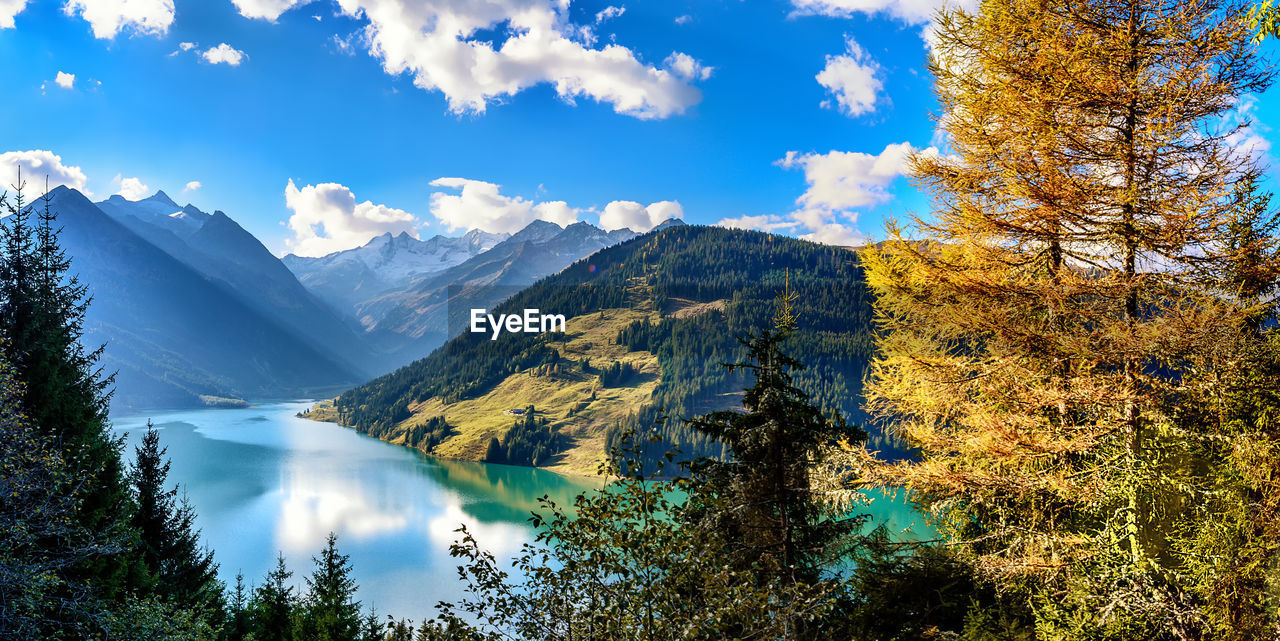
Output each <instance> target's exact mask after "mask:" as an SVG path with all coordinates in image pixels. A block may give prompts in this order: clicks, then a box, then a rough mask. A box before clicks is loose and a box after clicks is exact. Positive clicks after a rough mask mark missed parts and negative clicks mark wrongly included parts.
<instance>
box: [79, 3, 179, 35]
mask: <svg viewBox="0 0 1280 641" xmlns="http://www.w3.org/2000/svg"><path fill="white" fill-rule="evenodd" d="M63 11H65V12H66V13H67V15H69V16H73V15H76V14H79V15H80V17H81V18H84V19H85V21H86V22H88V23H89V26H90V27H92V28H93V36H94V37H95V38H103V39H106V38H114V37H115V36H116V34H117V33H120V32H121V31H123V30H124V29H126V28H131V29H133V30H134V32H136V33H140V34H147V35H154V36H162V35H164V34H166V33H168V32H169V25H171V24H173V13H174V10H173V0H67V4H66V5H65V6H64V7H63Z"/></svg>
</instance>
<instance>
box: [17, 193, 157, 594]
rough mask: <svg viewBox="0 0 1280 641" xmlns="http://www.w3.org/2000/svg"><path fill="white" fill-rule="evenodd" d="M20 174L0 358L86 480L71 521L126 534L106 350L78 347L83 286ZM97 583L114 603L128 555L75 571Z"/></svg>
mask: <svg viewBox="0 0 1280 641" xmlns="http://www.w3.org/2000/svg"><path fill="white" fill-rule="evenodd" d="M23 192H24V184H23V182H22V176H21V174H20V173H19V175H18V182H17V184H15V185H14V190H13V193H12V195H9V196H8V197H3V196H0V211H3V212H4V213H5V214H7V216H6V217H5V218H4V221H3V223H0V336H3V338H4V339H5V342H4V343H3V349H4V355H5V357H6V358H7V359H8V361H9V362H10V363H12V365H13V368H14V371H15V374H16V377H17V378H18V380H20V381H22V383H23V392H22V407H23V411H24V412H25V414H26V415H27V416H28V417H29V418H30V419H31V421H32V422H33V423H34V424H35V425H38V426H40V428H41V429H42V430H45V431H47V432H48V433H49V434H50V436H51V438H52V439H53V440H54V442H55V443H57V444H58V446H59V447H60V448H61V450H62V452H63V456H64V459H65V462H66V464H67V465H68V466H69V468H70V469H69V473H70V474H71V476H72V477H74V478H78V479H82V480H83V482H84V484H85V485H84V488H83V494H82V496H81V500H80V501H78V502H77V505H76V513H75V518H76V520H77V522H79V523H80V524H81V525H82V526H84V527H85V528H87V529H88V530H90V531H93V532H98V533H110V532H121V530H120V528H121V527H122V526H123V523H124V520H125V517H126V515H127V514H128V511H129V506H128V496H127V492H126V484H125V479H124V470H123V466H122V464H121V461H120V452H121V449H122V447H123V445H122V442H121V441H120V440H119V439H116V438H113V437H112V435H111V434H110V431H109V429H110V427H109V424H108V420H107V409H108V401H109V397H110V392H109V390H110V387H111V382H112V379H113V377H112V376H105V375H103V372H102V370H101V368H100V365H99V363H100V361H101V357H102V348H101V347H100V348H98V349H96V350H93V351H86V350H85V348H84V347H83V346H82V345H81V344H80V339H81V338H82V336H83V330H84V317H85V311H86V309H87V308H88V305H89V302H90V299H89V297H88V295H87V291H86V288H85V286H84V285H83V284H81V283H80V282H79V281H78V280H77V278H76V277H75V276H74V275H73V274H72V273H71V271H70V270H71V261H70V259H69V258H68V257H67V256H66V253H65V252H64V251H63V250H62V248H61V247H59V245H58V234H59V232H60V230H59V229H58V228H57V227H56V226H55V225H56V214H55V213H54V212H53V210H52V208H51V206H50V198H49V196H48V195H46V196H45V198H44V199H43V203H44V207H43V211H41V212H39V214H38V215H36V216H35V218H36V220H34V221H33V220H32V218H33V215H34V214H35V213H36V212H35V211H34V209H35V208H34V207H32V206H31V205H30V204H28V202H27V201H26V200H25V197H24V193H23ZM77 571H79V572H83V573H85V574H86V576H92V577H93V578H94V581H93V585H94V590H95V592H96V593H97V594H99V595H100V596H103V597H107V598H116V597H118V596H119V595H120V589H121V588H122V587H123V586H124V585H125V584H126V583H134V582H136V579H131V577H130V574H131V568H130V559H129V558H128V555H125V554H118V555H111V556H94V557H91V558H89V559H86V561H85V563H84V565H83V566H81V567H79V568H78V569H77Z"/></svg>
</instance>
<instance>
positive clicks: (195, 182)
mask: <svg viewBox="0 0 1280 641" xmlns="http://www.w3.org/2000/svg"><path fill="white" fill-rule="evenodd" d="M203 186H204V185H202V184H200V181H199V180H193V181H191V182H189V183H187V186H186V187H183V188H182V191H183V192H188V191H196V190H197V189H200V188H201V187H203Z"/></svg>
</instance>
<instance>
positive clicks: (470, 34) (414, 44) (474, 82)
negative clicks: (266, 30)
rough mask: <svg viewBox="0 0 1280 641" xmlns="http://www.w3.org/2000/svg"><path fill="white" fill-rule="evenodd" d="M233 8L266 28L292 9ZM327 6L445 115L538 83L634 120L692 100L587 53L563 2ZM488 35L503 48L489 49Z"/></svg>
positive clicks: (345, 2) (685, 79)
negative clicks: (435, 97) (353, 22)
mask: <svg viewBox="0 0 1280 641" xmlns="http://www.w3.org/2000/svg"><path fill="white" fill-rule="evenodd" d="M235 2H236V5H237V6H238V7H240V11H241V13H243V14H245V15H252V16H255V17H256V16H260V17H263V18H266V19H274V18H275V17H278V16H279V14H280V12H282V11H285V10H287V9H288V8H289V7H292V6H296V5H297V4H300V3H299V2H289V1H286V0H281V1H278V2H264V1H263V0H235ZM337 2H338V6H339V7H340V8H341V9H342V11H343V12H344V13H345V14H346V15H348V16H351V17H356V18H361V19H365V20H367V21H368V24H367V25H366V26H365V28H364V33H363V35H364V40H365V41H366V43H367V45H368V47H369V53H370V54H371V55H373V56H374V57H376V58H378V59H380V60H381V61H382V66H383V69H384V70H385V71H386V72H387V73H389V74H391V75H400V74H409V75H411V76H412V77H413V83H414V85H416V86H418V87H419V88H422V89H425V90H428V91H439V92H441V93H443V94H444V96H445V98H446V99H447V101H448V104H449V110H450V111H452V112H454V113H467V112H472V113H483V112H484V111H485V109H486V107H487V106H488V105H489V104H491V103H494V102H500V101H501V100H502V99H504V98H505V97H508V96H513V95H515V94H517V93H519V92H520V91H523V90H525V89H527V88H529V87H532V86H534V85H537V84H541V83H548V84H551V85H552V86H553V87H555V90H556V93H557V94H558V95H559V96H560V97H561V98H562V99H564V100H566V101H570V102H572V101H573V100H575V99H577V98H590V99H593V100H597V101H600V102H603V103H607V104H610V105H612V106H613V108H614V110H615V111H617V112H618V113H621V114H626V115H630V116H635V117H637V118H665V117H668V116H671V115H675V114H680V113H684V111H685V110H686V109H688V108H689V107H690V106H692V105H694V104H696V103H697V102H698V101H699V100H701V92H699V91H698V89H697V88H695V87H693V86H691V84H690V80H691V79H692V78H693V77H694V76H681V75H680V74H679V73H677V72H676V71H673V70H671V69H667V68H657V67H653V66H649V65H646V64H645V63H644V62H642V61H641V60H640V58H639V57H638V56H637V55H636V53H635V52H633V51H632V50H630V49H628V48H627V47H624V46H621V45H618V44H609V45H606V46H604V47H603V48H600V49H596V48H593V45H592V43H593V42H594V37H593V36H591V34H590V30H589V29H588V28H586V27H580V26H577V25H574V24H573V23H572V22H571V21H570V19H569V2H568V1H567V0H486V1H484V2H463V1H460V0H337ZM273 14H274V15H273ZM493 30H499V31H500V32H502V33H503V34H504V36H505V41H500V42H493V41H491V40H492V39H494V36H493V35H492V32H493ZM699 68H701V67H700V65H699ZM699 73H701V72H699Z"/></svg>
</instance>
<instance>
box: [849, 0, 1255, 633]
mask: <svg viewBox="0 0 1280 641" xmlns="http://www.w3.org/2000/svg"><path fill="white" fill-rule="evenodd" d="M937 25H938V28H937V31H936V38H935V46H934V50H933V60H932V63H931V70H932V71H933V73H934V75H935V77H936V91H937V94H938V97H939V101H940V103H941V107H942V114H943V116H942V118H941V121H940V126H941V128H942V130H943V131H944V132H945V133H946V134H948V136H949V138H950V141H951V144H952V147H953V148H954V152H955V153H954V154H951V155H939V154H921V155H918V156H917V157H916V159H915V162H914V170H915V173H916V175H917V180H918V181H919V183H920V184H921V185H923V186H924V187H926V188H928V189H929V190H930V191H931V192H932V194H933V196H934V199H935V202H936V207H935V208H934V211H933V212H932V215H931V217H930V218H928V219H924V218H914V219H913V220H912V224H911V227H912V230H913V231H914V232H916V233H918V234H920V235H921V236H922V237H923V238H921V239H917V240H912V239H910V238H909V237H908V236H907V231H908V230H906V229H904V228H902V227H899V226H897V225H896V224H891V226H890V235H891V240H890V242H888V243H885V244H884V246H883V247H881V248H870V249H868V250H867V251H865V252H864V254H863V256H864V258H865V263H866V265H867V269H868V282H869V284H870V285H871V287H872V288H873V290H874V291H875V293H876V295H877V302H876V312H877V316H878V322H879V323H880V326H881V329H882V338H881V342H880V353H879V355H878V357H877V359H876V360H875V362H874V363H873V365H872V369H871V373H870V380H869V382H868V385H867V397H868V406H869V409H870V410H871V411H873V412H875V413H876V414H877V415H878V416H879V417H881V418H882V419H884V420H885V421H886V422H887V423H889V424H891V425H892V426H893V428H894V429H895V430H896V431H897V432H898V433H900V434H901V435H903V436H904V437H905V438H906V439H907V440H908V441H909V442H910V443H911V444H912V445H914V446H916V447H918V448H919V449H920V451H921V453H922V457H923V460H922V461H920V462H918V463H911V462H905V463H901V464H898V465H894V466H888V467H883V466H882V467H875V466H872V467H870V468H868V469H869V474H870V477H876V476H878V477H879V479H880V480H881V481H882V482H885V483H887V484H894V485H898V484H901V485H906V486H908V487H909V488H910V489H912V490H913V491H914V495H915V496H916V497H917V499H918V500H920V501H921V502H922V503H923V504H924V505H925V506H926V507H928V508H930V509H931V510H932V511H933V512H934V514H935V515H937V517H938V518H939V519H940V520H941V522H942V524H943V525H944V529H945V530H946V532H947V533H948V535H949V536H950V537H952V538H953V540H954V541H955V542H956V543H959V544H961V549H962V550H964V551H965V552H966V554H968V555H969V556H968V558H969V560H970V561H971V562H972V563H973V564H974V567H976V568H977V569H978V570H979V572H980V574H981V576H983V577H985V578H986V579H994V580H996V581H998V582H999V583H1000V584H1001V585H1002V586H1004V588H1006V589H1016V590H1019V591H1024V593H1025V594H1028V595H1029V596H1028V598H1029V599H1031V600H1032V605H1033V606H1034V608H1035V610H1036V612H1037V615H1038V616H1039V617H1040V621H1039V622H1038V626H1039V628H1040V629H1039V632H1040V633H1041V635H1042V636H1044V637H1046V638H1055V637H1065V638H1082V637H1094V636H1102V635H1115V634H1131V635H1135V636H1147V637H1151V638H1158V637H1163V636H1176V637H1178V638H1194V637H1197V636H1199V635H1201V634H1203V633H1204V627H1203V616H1202V613H1201V612H1200V607H1201V606H1202V605H1203V601H1202V600H1201V599H1202V596H1203V595H1201V596H1197V595H1196V594H1194V593H1193V592H1192V591H1190V590H1188V589H1187V588H1188V586H1189V582H1188V581H1187V580H1186V577H1185V576H1184V575H1182V574H1181V572H1182V571H1183V569H1184V568H1183V566H1182V565H1181V561H1182V560H1181V559H1179V557H1178V556H1177V555H1176V554H1174V552H1173V550H1174V548H1175V547H1177V545H1178V538H1179V537H1180V536H1181V533H1182V532H1183V531H1184V529H1183V528H1182V526H1181V524H1182V523H1184V522H1185V519H1186V518H1187V517H1188V516H1190V514H1189V512H1188V510H1189V508H1190V506H1193V505H1195V504H1197V502H1199V501H1202V500H1203V499H1204V497H1203V496H1202V495H1199V494H1198V493H1197V491H1196V488H1197V487H1199V483H1198V479H1199V478H1200V474H1199V471H1200V469H1202V468H1201V466H1202V465H1203V464H1205V462H1204V461H1203V460H1201V458H1200V457H1202V456H1203V455H1204V452H1203V450H1202V445H1203V444H1204V443H1205V442H1206V441H1208V440H1212V439H1213V438H1215V437H1219V436H1221V432H1220V428H1221V425H1220V424H1219V423H1217V422H1215V421H1208V422H1206V421H1203V420H1200V419H1201V417H1202V416H1203V414H1202V413H1201V412H1198V411H1188V409H1189V407H1190V406H1189V405H1188V402H1189V400H1190V399H1192V398H1195V397H1198V396H1201V395H1200V392H1202V391H1205V390H1207V389H1209V388H1211V387H1212V385H1213V384H1214V383H1212V381H1214V380H1217V378H1218V377H1219V376H1220V375H1221V374H1223V373H1225V372H1226V371H1228V370H1229V369H1230V368H1231V367H1232V361H1231V357H1230V354H1232V352H1233V350H1234V349H1235V348H1236V347H1237V346H1239V345H1240V344H1241V342H1240V341H1241V340H1244V339H1243V338H1242V337H1243V336H1244V335H1245V333H1246V328H1247V327H1248V320H1249V319H1250V318H1254V317H1255V312H1256V309H1255V301H1252V300H1248V299H1246V298H1242V297H1241V296H1240V291H1239V288H1238V285H1239V283H1238V282H1236V281H1233V280H1232V279H1230V278H1227V277H1224V273H1225V272H1224V271H1223V270H1222V269H1221V268H1222V267H1223V266H1225V265H1229V264H1233V263H1236V262H1237V258H1238V257H1239V254H1240V251H1239V250H1240V248H1239V247H1238V246H1235V245H1233V240H1232V239H1233V234H1234V232H1233V231H1232V219H1233V217H1234V215H1235V211H1236V205H1237V202H1236V201H1237V199H1236V197H1235V196H1234V195H1233V193H1232V192H1233V185H1235V184H1237V183H1239V182H1240V181H1242V180H1246V179H1247V178H1248V177H1249V176H1251V175H1254V173H1255V172H1254V168H1253V163H1252V159H1251V158H1250V157H1249V156H1248V155H1247V153H1243V152H1242V151H1241V150H1239V149H1237V148H1235V147H1234V140H1235V136H1236V135H1237V133H1238V128H1236V127H1235V126H1233V125H1229V124H1228V125H1224V124H1223V123H1224V122H1227V121H1228V120H1229V119H1228V118H1225V117H1226V116H1227V115H1228V112H1229V111H1230V110H1231V109H1233V108H1234V107H1235V105H1236V104H1237V101H1238V100H1239V98H1240V97H1241V96H1242V95H1244V94H1247V93H1250V92H1255V91H1260V90H1262V89H1263V88H1265V87H1266V86H1268V85H1269V83H1270V81H1271V79H1272V72H1271V71H1270V70H1269V69H1266V68H1264V67H1262V66H1260V65H1259V64H1258V60H1257V55H1256V51H1255V49H1254V45H1252V44H1251V43H1250V37H1249V28H1250V27H1249V24H1248V19H1247V15H1246V7H1245V6H1244V5H1243V4H1241V3H1238V2H1234V1H1233V0H1205V1H1201V2H1194V3H1185V2H1177V1H1174V0H1090V1H1088V2H1066V1H1061V0H1049V1H1042V0H1034V1H1032V0H987V1H985V2H983V3H982V4H981V5H980V8H979V11H978V12H977V13H968V12H965V11H963V10H950V11H946V12H944V13H943V14H941V15H940V17H939V20H938V23H937ZM1266 261H1268V262H1270V263H1271V264H1260V265H1255V267H1256V268H1258V269H1259V270H1260V271H1261V272H1266V273H1270V272H1273V270H1274V266H1275V265H1274V262H1273V261H1274V258H1267V259H1266ZM1208 396H1214V394H1209V395H1208Z"/></svg>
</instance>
